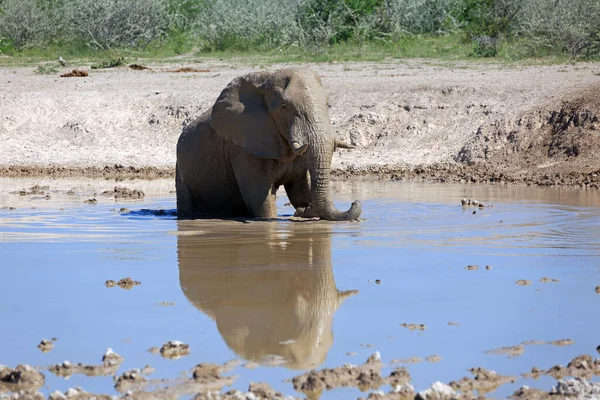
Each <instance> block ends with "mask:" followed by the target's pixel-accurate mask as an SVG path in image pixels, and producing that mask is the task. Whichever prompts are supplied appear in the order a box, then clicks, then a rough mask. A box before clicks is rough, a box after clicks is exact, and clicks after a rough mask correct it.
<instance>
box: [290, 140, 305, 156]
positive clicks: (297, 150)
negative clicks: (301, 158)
mask: <svg viewBox="0 0 600 400" xmlns="http://www.w3.org/2000/svg"><path fill="white" fill-rule="evenodd" d="M307 148H308V144H305V145H301V144H300V143H298V142H292V150H293V151H294V154H303V153H304V152H305V151H306V149H307Z"/></svg>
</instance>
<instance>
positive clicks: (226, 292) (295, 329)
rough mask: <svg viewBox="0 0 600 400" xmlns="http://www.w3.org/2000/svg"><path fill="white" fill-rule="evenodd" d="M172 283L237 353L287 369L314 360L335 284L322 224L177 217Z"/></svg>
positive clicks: (323, 343) (327, 342) (327, 326)
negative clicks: (175, 280) (176, 279)
mask: <svg viewBox="0 0 600 400" xmlns="http://www.w3.org/2000/svg"><path fill="white" fill-rule="evenodd" d="M177 253H178V259H179V283H180V286H181V289H182V291H183V293H184V295H185V296H186V297H187V299H188V301H189V302H190V303H191V304H192V305H194V306H195V307H196V308H198V309H199V310H201V311H202V312H203V313H204V314H206V315H207V316H209V317H210V318H211V319H213V320H214V321H215V322H216V326H217V329H218V330H219V333H220V334H221V336H222V338H223V340H224V341H225V343H226V344H227V346H228V347H229V348H230V349H231V350H232V351H233V352H234V353H236V354H237V356H239V357H241V358H243V359H245V360H248V361H252V362H255V363H260V364H262V365H269V360H271V362H272V361H273V356H276V357H275V360H276V361H277V360H278V361H279V364H278V365H283V366H284V367H286V368H289V369H301V370H306V369H312V368H315V367H317V366H319V365H321V364H322V363H323V362H324V361H325V358H326V356H327V352H328V351H329V348H330V347H331V345H332V343H333V332H332V323H333V315H334V313H335V312H336V310H337V309H338V307H339V306H340V304H341V303H342V302H343V301H344V299H346V298H348V297H349V296H352V295H354V294H356V293H358V292H357V291H355V290H349V291H340V290H338V289H337V287H336V284H335V281H334V277H333V271H332V267H331V226H330V225H329V224H328V223H327V222H318V221H317V222H313V223H308V224H307V223H298V222H291V221H290V222H285V223H284V222H282V221H276V222H270V221H251V222H249V223H240V222H237V221H236V222H234V221H219V223H218V224H215V223H214V222H212V224H211V221H206V220H204V221H202V220H196V221H182V220H180V221H178V235H177Z"/></svg>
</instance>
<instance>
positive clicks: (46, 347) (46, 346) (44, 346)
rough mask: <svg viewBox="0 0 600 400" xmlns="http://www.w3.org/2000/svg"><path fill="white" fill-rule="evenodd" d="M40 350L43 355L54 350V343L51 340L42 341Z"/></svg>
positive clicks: (39, 346) (39, 345)
mask: <svg viewBox="0 0 600 400" xmlns="http://www.w3.org/2000/svg"><path fill="white" fill-rule="evenodd" d="M37 347H38V349H40V350H41V352H42V353H47V352H49V351H50V350H52V349H53V348H54V343H53V342H52V341H51V340H47V339H42V341H41V342H40V344H38V346H37Z"/></svg>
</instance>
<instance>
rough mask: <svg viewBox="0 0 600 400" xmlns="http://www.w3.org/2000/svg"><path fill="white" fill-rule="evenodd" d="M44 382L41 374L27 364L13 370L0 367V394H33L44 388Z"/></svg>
mask: <svg viewBox="0 0 600 400" xmlns="http://www.w3.org/2000/svg"><path fill="white" fill-rule="evenodd" d="M45 380H46V379H45V377H44V375H43V374H41V373H40V372H38V371H36V370H35V368H33V367H31V366H29V365H27V364H20V365H17V367H16V368H15V369H11V368H9V367H6V366H4V365H0V393H2V392H4V391H9V392H19V391H26V392H32V391H33V392H35V391H36V390H38V389H40V388H41V387H42V386H44V382H45Z"/></svg>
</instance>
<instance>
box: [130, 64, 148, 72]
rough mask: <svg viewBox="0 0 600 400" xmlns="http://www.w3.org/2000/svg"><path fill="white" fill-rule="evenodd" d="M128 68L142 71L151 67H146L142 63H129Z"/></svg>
mask: <svg viewBox="0 0 600 400" xmlns="http://www.w3.org/2000/svg"><path fill="white" fill-rule="evenodd" d="M129 68H131V69H133V70H135V71H144V70H148V71H151V70H152V68H149V67H146V66H144V65H140V64H130V65H129Z"/></svg>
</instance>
